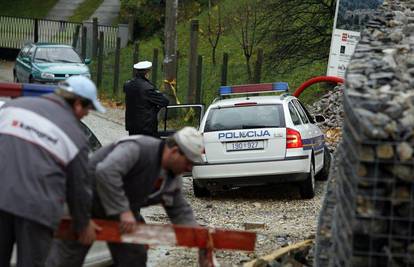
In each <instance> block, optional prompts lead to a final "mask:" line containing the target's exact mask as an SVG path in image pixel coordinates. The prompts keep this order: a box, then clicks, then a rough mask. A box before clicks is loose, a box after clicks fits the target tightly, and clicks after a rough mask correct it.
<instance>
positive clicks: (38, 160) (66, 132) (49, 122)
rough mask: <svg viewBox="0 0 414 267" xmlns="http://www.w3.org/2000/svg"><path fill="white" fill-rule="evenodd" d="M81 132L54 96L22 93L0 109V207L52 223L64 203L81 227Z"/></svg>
mask: <svg viewBox="0 0 414 267" xmlns="http://www.w3.org/2000/svg"><path fill="white" fill-rule="evenodd" d="M88 153H89V147H88V143H87V139H86V136H85V134H84V132H83V131H82V129H81V127H80V124H79V121H78V119H77V118H76V117H75V116H74V114H73V110H72V108H71V107H70V106H69V105H68V104H67V103H66V102H65V101H64V100H63V99H62V98H61V97H59V96H57V95H54V94H51V95H47V96H44V97H22V98H17V99H15V100H11V101H9V102H7V103H6V104H5V105H4V106H3V107H2V108H1V109H0V210H2V211H5V212H8V213H11V214H13V215H16V216H19V217H23V218H25V219H29V220H32V221H35V222H37V223H40V224H43V225H45V226H47V227H49V228H52V229H54V228H56V227H57V225H58V223H59V220H60V218H61V216H62V215H63V212H64V203H65V201H66V202H67V203H68V206H69V210H70V212H71V215H72V217H73V218H74V220H75V230H78V231H79V230H81V229H83V228H84V227H85V226H86V225H87V223H88V221H89V217H90V208H91V202H92V191H91V185H90V183H88V181H89V178H88V175H87V171H88V168H87V167H88V165H87V163H88Z"/></svg>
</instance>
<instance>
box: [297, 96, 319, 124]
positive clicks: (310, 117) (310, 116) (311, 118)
mask: <svg viewBox="0 0 414 267" xmlns="http://www.w3.org/2000/svg"><path fill="white" fill-rule="evenodd" d="M297 101H298V103H299V105H300V106H301V107H302V109H303V111H305V114H306V116H308V119H309V121H310V123H315V120H314V119H313V116H312V115H311V114H310V112H309V111H308V110H307V109H306V108H305V105H303V104H302V102H300V101H299V100H297Z"/></svg>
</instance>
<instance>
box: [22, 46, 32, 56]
mask: <svg viewBox="0 0 414 267" xmlns="http://www.w3.org/2000/svg"><path fill="white" fill-rule="evenodd" d="M29 48H30V46H28V45H26V46H25V47H23V48H22V50H21V51H20V57H27V52H29Z"/></svg>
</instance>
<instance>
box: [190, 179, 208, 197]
mask: <svg viewBox="0 0 414 267" xmlns="http://www.w3.org/2000/svg"><path fill="white" fill-rule="evenodd" d="M193 192H194V196H195V197H209V196H210V195H211V194H210V191H209V190H208V189H207V188H205V187H202V186H199V185H198V184H197V183H196V182H195V180H194V178H193Z"/></svg>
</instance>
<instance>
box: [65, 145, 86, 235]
mask: <svg viewBox="0 0 414 267" xmlns="http://www.w3.org/2000/svg"><path fill="white" fill-rule="evenodd" d="M88 152H89V151H88V148H87V147H86V146H85V147H84V148H83V149H81V151H80V152H79V153H78V155H77V156H76V157H75V158H74V159H73V160H72V161H71V162H70V163H69V165H68V166H67V168H66V173H67V179H66V202H67V204H68V207H69V212H70V214H71V216H72V218H73V221H74V230H75V231H76V232H77V233H80V232H81V231H82V230H84V229H85V228H86V227H87V225H88V224H89V219H90V210H91V206H92V185H91V178H90V177H89V175H88Z"/></svg>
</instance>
